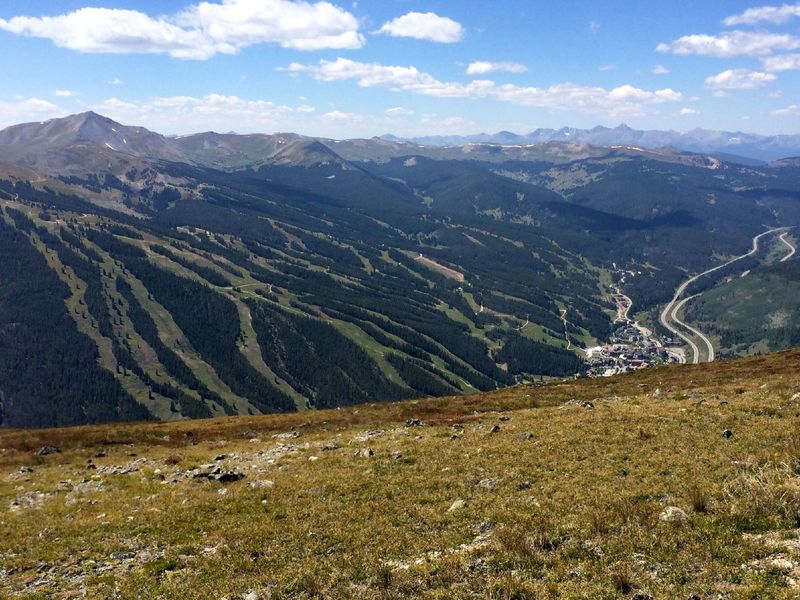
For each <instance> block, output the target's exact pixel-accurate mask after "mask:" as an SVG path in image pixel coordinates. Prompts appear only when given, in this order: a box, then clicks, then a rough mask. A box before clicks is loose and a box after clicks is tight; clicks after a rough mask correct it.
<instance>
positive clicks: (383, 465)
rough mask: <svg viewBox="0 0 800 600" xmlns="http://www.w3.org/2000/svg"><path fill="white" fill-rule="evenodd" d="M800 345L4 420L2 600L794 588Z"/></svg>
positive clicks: (788, 591)
mask: <svg viewBox="0 0 800 600" xmlns="http://www.w3.org/2000/svg"><path fill="white" fill-rule="evenodd" d="M798 365H800V351H791V352H785V353H781V354H775V355H770V356H767V357H760V358H750V359H744V360H740V361H734V362H718V363H714V364H709V365H697V366H693V365H692V366H679V367H660V368H654V369H648V370H646V371H641V372H637V373H632V374H628V375H624V376H619V377H612V378H607V379H601V380H581V381H571V382H558V383H553V384H548V385H545V386H541V387H523V386H520V387H515V388H508V389H504V390H500V391H498V392H495V393H492V394H485V395H475V396H469V397H453V398H440V399H430V400H419V401H411V402H401V403H395V404H388V405H364V406H359V407H354V408H348V409H343V410H336V411H320V412H314V413H304V414H292V415H282V416H267V417H235V418H227V419H211V420H204V421H184V422H177V423H162V424H131V425H112V426H92V427H82V428H74V429H60V430H27V431H21V430H16V431H15V430H11V431H4V432H1V433H0V507H2V508H0V597H15V598H17V597H19V598H52V597H55V598H79V597H86V598H165V599H170V598H180V599H181V600H190V599H195V598H197V599H201V598H202V599H207V598H214V599H217V598H227V599H230V600H233V599H234V598H237V599H242V598H246V599H248V600H255V599H258V598H331V599H334V598H335V599H340V598H376V599H378V598H380V599H387V598H497V599H500V598H519V599H524V598H593V599H602V598H609V599H610V598H619V597H634V596H635V597H637V598H730V599H734V598H755V597H758V598H787V599H788V598H797V595H798V593H800V587H798V586H799V585H800V443H799V442H798V440H800V435H798V434H800V431H798V416H800V394H798V392H800V370H798ZM51 446H52V447H51ZM48 447H51V448H48ZM42 448H45V450H44V451H41V449H42ZM4 595H5V596H4Z"/></svg>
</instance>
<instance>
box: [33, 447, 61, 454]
mask: <svg viewBox="0 0 800 600" xmlns="http://www.w3.org/2000/svg"><path fill="white" fill-rule="evenodd" d="M49 454H61V448H59V447H58V446H42V447H41V448H39V449H38V450H37V451H36V456H48V455H49Z"/></svg>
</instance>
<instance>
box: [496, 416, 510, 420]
mask: <svg viewBox="0 0 800 600" xmlns="http://www.w3.org/2000/svg"><path fill="white" fill-rule="evenodd" d="M497 420H498V421H510V420H511V417H509V416H508V415H500V416H499V417H498V419H497Z"/></svg>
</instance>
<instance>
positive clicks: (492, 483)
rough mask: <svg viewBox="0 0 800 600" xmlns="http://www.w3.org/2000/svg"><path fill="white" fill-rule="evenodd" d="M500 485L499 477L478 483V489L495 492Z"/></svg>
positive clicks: (488, 478)
mask: <svg viewBox="0 0 800 600" xmlns="http://www.w3.org/2000/svg"><path fill="white" fill-rule="evenodd" d="M498 483H500V480H499V479H498V478H497V477H487V478H486V479H481V480H480V481H479V482H478V487H482V488H483V489H485V490H493V489H494V488H496V487H497V484H498Z"/></svg>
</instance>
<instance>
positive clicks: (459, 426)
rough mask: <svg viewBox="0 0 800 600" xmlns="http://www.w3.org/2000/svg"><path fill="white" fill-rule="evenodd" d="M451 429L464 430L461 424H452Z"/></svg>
mask: <svg viewBox="0 0 800 600" xmlns="http://www.w3.org/2000/svg"><path fill="white" fill-rule="evenodd" d="M453 429H464V426H463V425H462V424H461V423H453Z"/></svg>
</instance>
